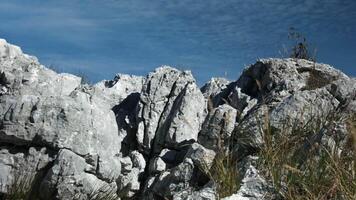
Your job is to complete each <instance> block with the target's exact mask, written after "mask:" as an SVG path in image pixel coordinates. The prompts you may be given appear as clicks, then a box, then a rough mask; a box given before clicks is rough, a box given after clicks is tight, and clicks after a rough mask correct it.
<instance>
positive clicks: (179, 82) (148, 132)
mask: <svg viewBox="0 0 356 200" xmlns="http://www.w3.org/2000/svg"><path fill="white" fill-rule="evenodd" d="M338 109H342V110H343V111H345V112H343V113H344V114H345V115H349V114H353V113H355V112H356V79H352V78H349V77H347V76H346V75H345V74H343V73H342V72H340V71H338V70H336V69H334V68H332V67H330V66H329V65H325V64H318V63H313V62H310V61H306V60H296V59H265V60H260V61H258V62H257V63H256V64H254V65H251V66H249V67H247V68H246V69H245V70H244V72H243V73H242V75H241V77H240V78H239V79H238V80H237V81H235V82H229V81H227V80H225V79H219V78H213V79H212V80H211V81H210V82H209V83H207V84H206V85H204V86H203V87H202V88H201V89H199V88H198V86H197V85H196V83H195V80H194V78H193V76H192V74H191V72H189V71H179V70H177V69H174V68H172V67H168V66H162V67H160V68H157V69H156V70H155V71H154V72H152V73H150V74H149V75H148V76H147V77H140V76H130V75H123V74H118V75H116V77H115V78H114V80H111V81H102V82H99V83H97V84H95V85H86V84H84V85H83V84H81V78H79V77H76V76H74V75H70V74H64V73H62V74H58V73H56V72H54V71H52V70H50V69H47V68H46V67H44V66H42V65H41V64H40V63H39V62H38V60H37V59H36V58H35V57H32V56H29V55H26V54H24V53H22V51H21V49H20V48H19V47H16V46H14V45H11V44H8V43H7V42H6V41H5V40H2V39H0V198H1V195H2V194H6V193H7V192H8V188H9V187H11V185H12V184H13V182H14V181H16V179H17V177H23V176H27V177H32V176H33V177H35V178H33V180H32V179H31V181H30V182H31V184H30V187H31V188H32V191H34V192H36V191H37V192H38V191H41V195H40V198H41V199H73V198H76V199H90V198H91V197H92V195H93V193H105V192H107V191H110V192H113V194H116V195H117V197H116V199H120V198H122V199H216V198H217V196H218V194H217V185H216V183H215V182H214V180H212V178H211V175H210V174H209V173H210V172H209V169H210V168H211V167H213V166H214V159H215V157H216V155H217V154H219V153H227V152H228V153H233V154H234V156H235V157H236V155H238V156H240V158H241V157H244V156H245V158H248V156H249V155H251V154H253V153H254V152H255V151H256V150H257V149H258V148H260V147H261V145H263V143H264V141H263V135H262V132H263V131H262V130H263V128H264V127H265V125H266V121H268V122H269V125H270V127H271V128H273V129H276V130H283V131H285V134H288V133H289V132H290V130H289V129H288V128H286V127H285V126H286V125H288V127H292V126H289V124H293V123H294V124H297V126H294V128H298V127H299V126H300V127H302V126H303V125H305V124H307V123H309V122H310V121H318V120H319V121H322V120H327V119H328V114H329V113H331V112H333V111H335V110H338ZM266 116H268V120H267V119H266ZM314 119H318V120H314ZM295 122H297V123H295ZM335 123H336V125H335V127H337V129H335V131H334V132H336V133H338V135H339V136H345V135H346V132H347V130H346V128H345V124H344V123H343V122H335ZM339 138H341V139H340V140H343V138H345V137H339ZM316 139H318V140H320V142H321V143H328V144H329V143H330V144H332V143H333V142H334V143H335V138H334V137H333V136H330V135H323V133H320V137H318V138H316ZM242 160H246V159H242ZM241 165H243V167H241ZM236 167H237V168H238V169H239V171H240V173H241V174H244V177H243V179H242V184H241V187H240V189H239V190H238V191H235V194H234V195H232V196H231V197H227V198H225V199H261V198H262V197H263V195H265V194H266V192H267V190H268V189H269V188H270V187H269V185H268V182H267V181H266V180H265V179H264V178H263V177H262V175H260V174H259V173H258V169H256V166H254V165H252V164H249V165H246V166H245V164H244V163H243V161H239V163H238V165H237V166H236Z"/></svg>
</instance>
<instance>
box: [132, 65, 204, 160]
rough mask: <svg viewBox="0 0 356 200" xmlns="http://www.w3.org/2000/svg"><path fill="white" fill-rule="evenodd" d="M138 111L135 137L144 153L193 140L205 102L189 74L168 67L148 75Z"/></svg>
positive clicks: (158, 150) (202, 118) (201, 119)
mask: <svg viewBox="0 0 356 200" xmlns="http://www.w3.org/2000/svg"><path fill="white" fill-rule="evenodd" d="M140 108H141V109H140V112H139V126H138V132H137V138H138V143H139V145H140V146H141V149H142V151H143V152H146V154H149V153H150V151H153V152H156V153H159V152H160V151H161V149H163V148H164V147H173V148H176V147H177V146H179V145H180V144H181V143H183V142H187V141H191V140H193V141H196V140H197V136H198V132H199V130H200V126H201V124H202V121H203V120H204V117H205V99H204V97H203V95H202V93H201V92H200V90H199V89H198V88H197V86H196V84H195V80H194V78H193V76H192V74H191V73H190V72H187V71H186V72H181V71H178V70H176V69H173V68H171V67H167V66H164V67H161V68H158V69H156V71H155V72H153V73H150V74H149V75H148V77H147V80H146V83H145V84H144V86H143V90H142V93H141V101H140Z"/></svg>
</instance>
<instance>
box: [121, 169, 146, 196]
mask: <svg viewBox="0 0 356 200" xmlns="http://www.w3.org/2000/svg"><path fill="white" fill-rule="evenodd" d="M139 175H140V170H139V169H138V168H133V169H132V170H131V171H130V172H129V173H128V174H126V175H124V174H121V175H120V176H119V178H118V179H117V180H116V183H117V186H118V191H119V196H120V197H123V198H130V197H133V196H134V195H135V194H136V193H137V192H138V191H139V190H140V182H139Z"/></svg>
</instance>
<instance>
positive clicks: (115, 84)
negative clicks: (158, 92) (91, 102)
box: [93, 74, 145, 108]
mask: <svg viewBox="0 0 356 200" xmlns="http://www.w3.org/2000/svg"><path fill="white" fill-rule="evenodd" d="M144 81H145V78H144V77H142V76H134V75H126V74H117V75H116V76H115V78H114V80H110V81H101V82H99V83H97V84H95V85H94V86H93V88H94V95H93V98H97V99H98V100H100V101H104V102H103V104H105V105H107V106H108V107H110V108H113V107H114V106H116V105H118V104H119V103H120V102H122V101H124V99H126V98H127V97H128V96H129V95H131V94H133V93H139V92H141V90H142V86H143V83H144Z"/></svg>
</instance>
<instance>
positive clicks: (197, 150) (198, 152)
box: [186, 143, 216, 171]
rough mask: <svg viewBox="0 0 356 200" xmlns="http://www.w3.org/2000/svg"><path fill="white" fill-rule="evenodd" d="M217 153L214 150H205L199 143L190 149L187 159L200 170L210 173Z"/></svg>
mask: <svg viewBox="0 0 356 200" xmlns="http://www.w3.org/2000/svg"><path fill="white" fill-rule="evenodd" d="M215 155H216V153H215V152H214V151H213V150H209V149H206V148H204V147H203V146H202V145H200V144H198V143H194V144H192V145H191V146H190V148H189V149H188V152H187V154H186V158H190V159H192V161H193V162H194V165H195V166H196V167H198V168H199V169H200V170H203V171H209V170H210V168H211V165H212V164H213V161H214V158H215Z"/></svg>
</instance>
